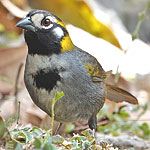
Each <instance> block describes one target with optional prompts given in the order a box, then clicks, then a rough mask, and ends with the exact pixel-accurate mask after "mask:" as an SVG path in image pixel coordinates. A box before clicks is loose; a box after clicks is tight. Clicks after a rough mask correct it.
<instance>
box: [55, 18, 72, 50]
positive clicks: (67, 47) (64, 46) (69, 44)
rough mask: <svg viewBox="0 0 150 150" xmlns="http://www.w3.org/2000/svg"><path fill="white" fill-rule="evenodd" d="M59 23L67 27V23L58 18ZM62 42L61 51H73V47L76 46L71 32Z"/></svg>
mask: <svg viewBox="0 0 150 150" xmlns="http://www.w3.org/2000/svg"><path fill="white" fill-rule="evenodd" d="M57 23H58V24H59V25H61V26H62V27H64V28H65V29H66V27H65V25H64V24H63V22H62V21H60V20H58V19H57ZM66 30H67V29H66ZM60 44H61V47H62V48H61V52H66V51H72V50H73V48H74V45H73V43H72V41H71V39H70V36H69V34H67V35H66V36H64V37H63V39H62V40H61V42H60Z"/></svg>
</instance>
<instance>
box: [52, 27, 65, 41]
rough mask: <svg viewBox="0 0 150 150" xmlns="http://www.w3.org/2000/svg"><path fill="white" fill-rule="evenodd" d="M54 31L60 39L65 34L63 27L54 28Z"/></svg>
mask: <svg viewBox="0 0 150 150" xmlns="http://www.w3.org/2000/svg"><path fill="white" fill-rule="evenodd" d="M53 33H54V34H55V35H56V36H57V37H58V38H60V39H61V38H62V37H63V36H64V31H63V30H62V29H61V27H56V28H54V29H53Z"/></svg>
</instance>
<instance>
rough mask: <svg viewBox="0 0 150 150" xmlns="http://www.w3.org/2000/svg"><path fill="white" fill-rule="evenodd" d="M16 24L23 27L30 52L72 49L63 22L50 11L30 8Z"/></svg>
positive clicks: (55, 51)
mask: <svg viewBox="0 0 150 150" xmlns="http://www.w3.org/2000/svg"><path fill="white" fill-rule="evenodd" d="M16 26H17V27H19V28H22V29H25V41H26V43H27V45H28V48H29V53H30V54H41V55H50V54H52V53H60V52H65V51H72V50H73V47H74V45H73V43H72V41H71V39H70V36H69V34H68V31H67V29H66V27H65V25H64V23H63V22H62V20H61V19H59V18H58V17H57V16H55V15H54V14H52V13H50V12H47V11H44V10H32V11H30V12H29V13H28V14H27V15H26V17H25V18H23V19H22V20H21V21H20V22H18V23H17V24H16Z"/></svg>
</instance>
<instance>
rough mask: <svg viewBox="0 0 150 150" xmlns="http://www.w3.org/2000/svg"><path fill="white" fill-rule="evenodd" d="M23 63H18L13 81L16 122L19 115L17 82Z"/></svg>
mask: <svg viewBox="0 0 150 150" xmlns="http://www.w3.org/2000/svg"><path fill="white" fill-rule="evenodd" d="M23 65H24V63H23V62H22V63H21V64H20V65H19V68H18V72H17V76H16V81H15V93H14V96H15V106H16V117H17V124H18V120H19V115H20V102H18V82H19V77H20V73H21V69H22V67H23Z"/></svg>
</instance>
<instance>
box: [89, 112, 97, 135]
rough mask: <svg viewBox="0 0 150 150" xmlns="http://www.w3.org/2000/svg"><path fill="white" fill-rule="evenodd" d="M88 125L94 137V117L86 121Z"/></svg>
mask: <svg viewBox="0 0 150 150" xmlns="http://www.w3.org/2000/svg"><path fill="white" fill-rule="evenodd" d="M88 125H89V128H90V129H91V130H92V132H93V136H94V137H95V129H96V127H97V118H96V115H93V116H92V117H91V118H90V119H89V120H88Z"/></svg>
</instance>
